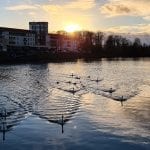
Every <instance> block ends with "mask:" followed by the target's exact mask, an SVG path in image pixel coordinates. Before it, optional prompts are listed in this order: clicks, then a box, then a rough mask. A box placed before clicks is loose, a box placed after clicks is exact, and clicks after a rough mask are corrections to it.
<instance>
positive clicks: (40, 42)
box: [29, 22, 48, 47]
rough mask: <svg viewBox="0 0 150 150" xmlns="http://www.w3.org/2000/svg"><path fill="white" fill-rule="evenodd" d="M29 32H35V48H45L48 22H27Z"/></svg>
mask: <svg viewBox="0 0 150 150" xmlns="http://www.w3.org/2000/svg"><path fill="white" fill-rule="evenodd" d="M29 30H30V31H34V32H36V43H37V46H39V47H40V46H41V47H46V37H47V35H48V22H29Z"/></svg>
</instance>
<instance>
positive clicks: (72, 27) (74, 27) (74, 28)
mask: <svg viewBox="0 0 150 150" xmlns="http://www.w3.org/2000/svg"><path fill="white" fill-rule="evenodd" d="M64 29H65V31H66V32H75V31H79V30H81V27H80V26H79V25H78V24H70V25H67V26H66V27H65V28H64Z"/></svg>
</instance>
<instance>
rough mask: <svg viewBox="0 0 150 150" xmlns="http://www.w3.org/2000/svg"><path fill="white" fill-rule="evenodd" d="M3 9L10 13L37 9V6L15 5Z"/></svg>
mask: <svg viewBox="0 0 150 150" xmlns="http://www.w3.org/2000/svg"><path fill="white" fill-rule="evenodd" d="M5 9H6V10H10V11H23V10H35V9H38V6H37V5H16V6H9V7H6V8H5Z"/></svg>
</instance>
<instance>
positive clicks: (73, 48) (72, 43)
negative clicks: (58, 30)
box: [58, 35, 79, 53]
mask: <svg viewBox="0 0 150 150" xmlns="http://www.w3.org/2000/svg"><path fill="white" fill-rule="evenodd" d="M58 50H59V51H61V52H68V53H69V52H78V50H79V42H78V40H77V39H75V38H74V37H72V36H71V35H60V37H59V46H58Z"/></svg>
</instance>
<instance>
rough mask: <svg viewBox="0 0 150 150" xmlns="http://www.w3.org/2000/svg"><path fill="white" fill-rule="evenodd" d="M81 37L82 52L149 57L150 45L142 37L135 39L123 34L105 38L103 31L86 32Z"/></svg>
mask: <svg viewBox="0 0 150 150" xmlns="http://www.w3.org/2000/svg"><path fill="white" fill-rule="evenodd" d="M85 33H86V34H84V36H82V38H81V39H80V42H81V43H80V45H81V52H82V53H83V54H84V55H85V56H93V57H149V56H150V45H147V44H142V42H141V40H140V38H135V39H134V41H131V40H129V39H127V38H126V37H123V36H121V35H114V34H112V35H109V36H108V37H107V38H106V39H105V40H104V38H105V36H104V33H103V32H97V33H93V32H89V31H87V32H85Z"/></svg>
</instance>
